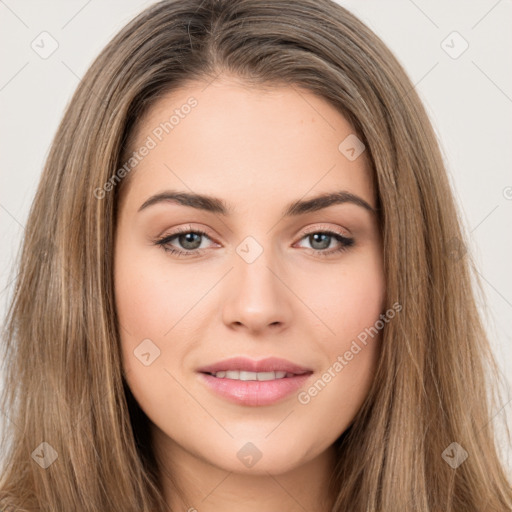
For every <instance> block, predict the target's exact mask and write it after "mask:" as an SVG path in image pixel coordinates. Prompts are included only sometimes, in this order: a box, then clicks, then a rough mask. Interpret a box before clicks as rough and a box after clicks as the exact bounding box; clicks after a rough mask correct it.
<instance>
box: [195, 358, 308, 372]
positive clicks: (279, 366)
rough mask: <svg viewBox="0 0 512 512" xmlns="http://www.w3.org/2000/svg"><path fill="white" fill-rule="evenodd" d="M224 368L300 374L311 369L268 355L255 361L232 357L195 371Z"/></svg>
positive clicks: (223, 369) (214, 370) (210, 370)
mask: <svg viewBox="0 0 512 512" xmlns="http://www.w3.org/2000/svg"><path fill="white" fill-rule="evenodd" d="M226 370H242V371H248V372H277V371H284V372H287V373H295V374H302V373H308V372H311V371H312V370H311V369H309V368H306V367H304V366H300V365H298V364H295V363H292V362H290V361H287V360H286V359H280V358H278V357H268V358H265V359H260V360H258V361H255V360H254V359H250V358H247V357H232V358H230V359H224V360H223V361H219V362H217V363H214V364H210V365H208V366H203V367H201V368H199V369H198V370H197V371H198V372H201V373H216V372H221V371H226Z"/></svg>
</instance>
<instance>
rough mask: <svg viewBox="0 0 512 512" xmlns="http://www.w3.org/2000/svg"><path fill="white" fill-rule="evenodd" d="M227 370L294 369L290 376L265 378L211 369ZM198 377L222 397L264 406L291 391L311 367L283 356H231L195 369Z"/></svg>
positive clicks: (297, 386) (235, 401) (307, 376)
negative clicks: (238, 377) (244, 378)
mask: <svg viewBox="0 0 512 512" xmlns="http://www.w3.org/2000/svg"><path fill="white" fill-rule="evenodd" d="M225 370H226V371H227V370H243V371H250V372H271V371H285V372H287V373H293V374H294V375H293V376H291V377H284V378H282V379H273V380H267V381H258V380H247V381H242V380H234V379H227V378H217V377H215V376H213V375H210V373H216V372H220V371H225ZM198 373H199V378H200V380H201V382H203V383H204V384H205V385H206V386H207V387H208V389H210V390H211V391H213V392H214V393H215V394H217V395H219V396H221V397H222V398H224V399H226V400H228V401H230V402H233V403H236V404H238V405H244V406H264V405H271V404H274V403H277V402H279V401H281V400H284V399H285V398H286V397H288V396H289V395H291V394H292V393H293V392H295V391H297V390H298V389H300V388H301V387H302V386H304V384H305V382H306V381H307V380H308V379H309V378H310V376H311V375H312V373H313V371H312V370H311V369H309V368H306V367H303V366H300V365H297V364H295V363H292V362H290V361H287V360H286V359H280V358H276V357H269V358H266V359H261V360H259V361H255V360H253V359H248V358H245V357H234V358H231V359H226V360H224V361H219V362H218V363H214V364H212V365H208V366H204V367H202V368H200V369H199V370H198Z"/></svg>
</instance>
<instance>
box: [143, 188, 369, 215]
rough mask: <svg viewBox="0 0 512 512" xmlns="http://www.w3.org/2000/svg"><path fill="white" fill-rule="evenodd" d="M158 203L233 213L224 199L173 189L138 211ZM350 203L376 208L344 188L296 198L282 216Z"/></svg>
mask: <svg viewBox="0 0 512 512" xmlns="http://www.w3.org/2000/svg"><path fill="white" fill-rule="evenodd" d="M158 203H175V204H180V205H183V206H189V207H191V208H196V209H197V210H204V211H207V212H211V213H216V214H220V215H223V216H229V215H232V214H233V213H234V210H233V208H232V207H230V206H229V205H228V204H227V203H226V202H225V201H224V200H222V199H220V198H218V197H213V196H210V195H205V194H195V193H190V192H180V191H174V190H166V191H164V192H160V193H159V194H155V195H153V196H151V197H150V198H149V199H147V200H146V201H144V203H143V204H142V205H141V207H140V208H139V210H138V211H139V212H140V211H142V210H144V209H146V208H149V207H150V206H152V205H155V204H158ZM344 203H352V204H355V205H356V206H360V207H361V208H364V209H365V210H367V211H369V212H371V213H374V214H376V213H377V212H376V210H375V209H374V208H373V207H372V206H370V204H368V203H367V202H366V201H365V200H364V199H363V198H362V197H359V196H357V195H355V194H352V193H351V192H347V191H346V190H341V191H339V192H333V193H324V194H321V195H318V196H316V197H313V198H311V199H305V200H297V201H294V202H292V203H290V204H289V205H287V207H286V208H285V210H284V212H283V213H282V216H283V217H294V216H298V215H303V214H306V213H311V212H316V211H318V210H323V209H324V208H327V207H329V206H332V205H335V204H344Z"/></svg>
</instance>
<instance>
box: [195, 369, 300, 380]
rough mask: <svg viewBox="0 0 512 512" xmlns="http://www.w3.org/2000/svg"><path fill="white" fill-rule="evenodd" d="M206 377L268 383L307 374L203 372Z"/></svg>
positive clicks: (241, 371) (282, 372)
mask: <svg viewBox="0 0 512 512" xmlns="http://www.w3.org/2000/svg"><path fill="white" fill-rule="evenodd" d="M204 373H206V375H211V376H212V377H215V378H216V379H231V380H243V381H249V380H251V381H252V380H257V381H268V380H276V379H289V378H291V377H295V376H297V375H303V374H305V373H308V372H303V373H290V372H286V371H284V370H283V371H276V372H249V371H246V370H221V371H219V372H215V373H212V372H204Z"/></svg>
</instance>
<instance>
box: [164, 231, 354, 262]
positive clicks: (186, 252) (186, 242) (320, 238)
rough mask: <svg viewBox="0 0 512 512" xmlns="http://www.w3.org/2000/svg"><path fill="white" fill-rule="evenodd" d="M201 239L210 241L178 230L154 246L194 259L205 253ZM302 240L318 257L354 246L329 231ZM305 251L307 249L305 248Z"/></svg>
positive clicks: (196, 233) (199, 234)
mask: <svg viewBox="0 0 512 512" xmlns="http://www.w3.org/2000/svg"><path fill="white" fill-rule="evenodd" d="M202 238H203V239H204V238H208V239H210V240H211V238H210V237H209V236H208V234H207V233H206V232H205V231H203V230H201V229H192V228H191V227H185V228H179V229H177V230H176V231H175V232H174V233H171V234H170V235H166V236H164V237H163V238H160V239H158V240H156V241H155V244H156V245H159V246H160V247H162V249H163V250H164V251H165V252H167V253H170V254H174V255H175V256H185V257H195V256H200V255H201V254H202V253H203V252H204V251H206V249H205V248H204V247H201V245H202ZM175 239H176V241H177V242H178V243H179V245H181V247H182V249H180V248H177V247H175V246H174V245H172V242H173V241H174V240H175ZM304 239H307V240H308V241H309V243H310V244H311V247H310V248H309V249H310V250H311V251H313V253H314V254H315V255H318V256H329V255H332V254H335V253H339V252H341V251H346V250H348V249H349V248H350V247H352V246H353V245H354V239H353V238H349V237H346V236H344V235H342V234H341V233H338V232H336V231H330V230H317V231H311V232H309V233H307V234H306V235H304V236H303V237H302V238H301V240H304ZM333 241H334V242H335V243H337V244H338V247H335V248H330V249H329V247H330V246H331V243H332V242H333ZM306 249H308V248H307V247H306ZM326 249H329V250H326Z"/></svg>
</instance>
